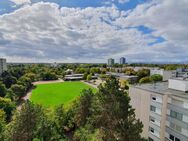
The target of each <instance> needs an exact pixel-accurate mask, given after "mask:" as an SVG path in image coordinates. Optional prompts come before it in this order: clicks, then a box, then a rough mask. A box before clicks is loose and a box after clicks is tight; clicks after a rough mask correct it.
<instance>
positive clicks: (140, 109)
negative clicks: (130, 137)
mask: <svg viewBox="0 0 188 141" xmlns="http://www.w3.org/2000/svg"><path fill="white" fill-rule="evenodd" d="M129 95H130V97H131V105H132V106H133V108H134V109H135V114H136V118H138V119H140V120H141V121H142V123H143V124H144V127H143V132H142V136H143V137H145V138H148V136H149V135H148V129H149V113H150V93H149V92H147V91H144V90H141V89H137V88H134V87H131V88H130V90H129Z"/></svg>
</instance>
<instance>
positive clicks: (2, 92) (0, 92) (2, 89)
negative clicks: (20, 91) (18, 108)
mask: <svg viewBox="0 0 188 141" xmlns="http://www.w3.org/2000/svg"><path fill="white" fill-rule="evenodd" d="M6 93H7V89H6V87H5V85H4V84H3V83H2V82H0V96H1V97H4V96H5V95H6Z"/></svg>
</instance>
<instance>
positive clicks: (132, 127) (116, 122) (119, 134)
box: [90, 77, 143, 141]
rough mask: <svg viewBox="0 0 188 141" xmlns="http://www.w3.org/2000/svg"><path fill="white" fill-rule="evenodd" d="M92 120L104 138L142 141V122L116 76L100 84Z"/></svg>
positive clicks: (121, 140) (120, 140)
mask: <svg viewBox="0 0 188 141" xmlns="http://www.w3.org/2000/svg"><path fill="white" fill-rule="evenodd" d="M92 111H94V112H93V115H92V117H91V119H90V122H92V123H93V125H94V126H95V127H96V128H99V129H100V134H101V135H102V138H103V140H106V141H107V140H108V141H110V140H111V141H113V140H114V141H115V140H119V141H141V139H142V138H141V136H140V133H141V132H142V127H143V125H142V123H141V122H140V121H139V120H137V119H136V118H135V113H134V109H133V108H132V107H131V105H130V98H129V96H128V94H127V93H126V92H125V91H124V90H123V89H120V86H119V82H118V80H116V79H115V78H114V77H111V78H109V79H107V80H106V83H105V84H104V85H100V86H99V91H98V93H97V94H96V100H94V102H93V108H92Z"/></svg>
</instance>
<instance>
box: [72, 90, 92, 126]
mask: <svg viewBox="0 0 188 141" xmlns="http://www.w3.org/2000/svg"><path fill="white" fill-rule="evenodd" d="M93 97H94V94H93V92H92V90H91V89H88V90H83V91H82V92H81V96H80V98H79V100H78V104H77V106H76V107H77V108H76V109H75V111H76V114H75V121H76V124H77V126H78V127H80V126H84V125H85V124H86V122H87V118H89V117H90V116H91V114H92V111H91V110H90V109H91V103H92V100H93Z"/></svg>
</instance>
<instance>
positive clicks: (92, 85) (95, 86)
mask: <svg viewBox="0 0 188 141" xmlns="http://www.w3.org/2000/svg"><path fill="white" fill-rule="evenodd" d="M82 82H83V83H85V84H87V85H89V86H91V87H94V88H96V89H98V86H97V85H94V84H92V83H89V82H86V81H82Z"/></svg>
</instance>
